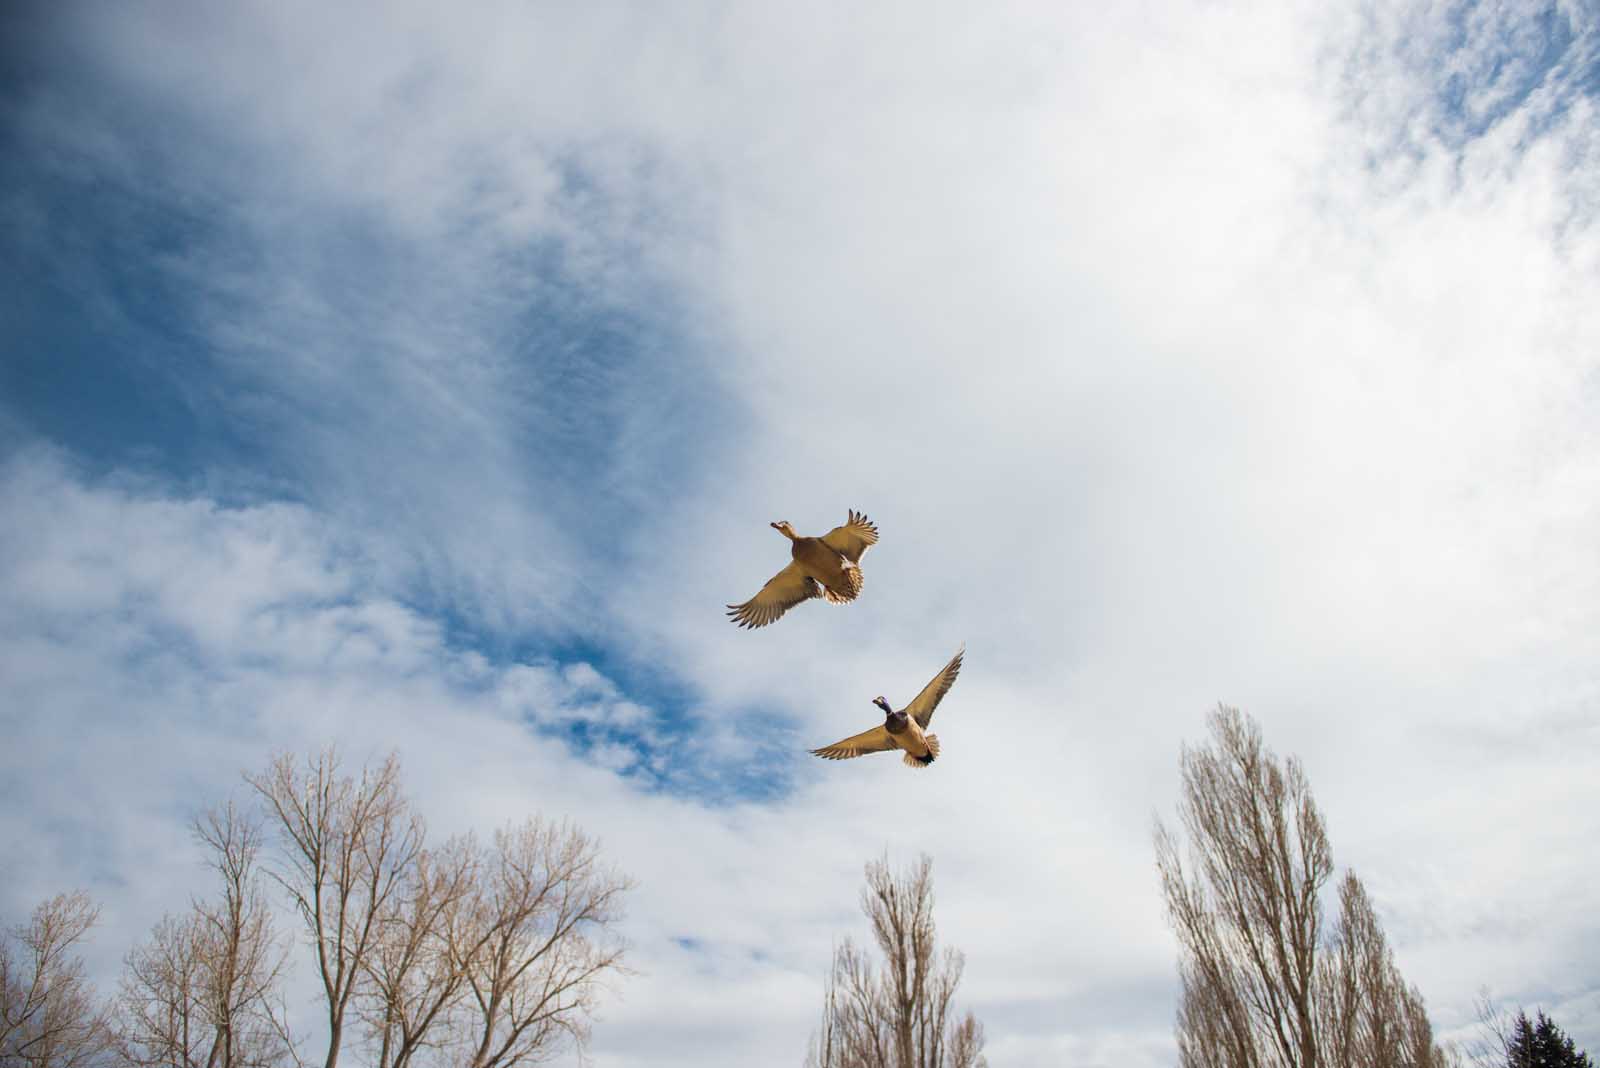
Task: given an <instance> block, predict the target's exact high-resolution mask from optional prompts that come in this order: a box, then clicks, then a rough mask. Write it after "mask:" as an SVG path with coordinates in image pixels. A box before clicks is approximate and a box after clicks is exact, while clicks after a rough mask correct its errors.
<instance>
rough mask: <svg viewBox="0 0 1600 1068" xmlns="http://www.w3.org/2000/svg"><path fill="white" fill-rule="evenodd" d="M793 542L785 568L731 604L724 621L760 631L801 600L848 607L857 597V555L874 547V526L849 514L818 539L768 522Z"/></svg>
mask: <svg viewBox="0 0 1600 1068" xmlns="http://www.w3.org/2000/svg"><path fill="white" fill-rule="evenodd" d="M771 526H772V529H773V530H776V531H778V532H779V533H780V534H782V535H783V536H784V537H786V538H788V539H789V541H790V542H791V544H790V546H789V555H790V556H792V557H794V559H793V560H791V561H789V566H788V567H786V568H784V569H783V570H782V571H780V572H778V573H777V574H776V575H773V576H772V578H771V579H769V580H768V581H767V584H766V585H765V586H763V587H761V592H760V593H758V594H756V595H755V596H754V597H752V598H750V599H749V600H748V601H746V602H745V603H744V604H730V605H729V606H728V618H729V619H731V620H733V621H734V622H735V623H737V624H739V626H741V627H750V628H752V629H754V628H756V627H764V626H766V625H767V624H768V623H772V622H774V621H776V620H777V619H778V618H779V617H781V616H782V615H783V614H784V613H785V612H787V611H788V610H789V609H791V608H793V607H794V606H795V605H797V604H799V603H800V602H801V601H809V600H811V598H813V597H821V598H824V599H825V600H827V601H828V602H829V603H831V604H848V603H849V602H851V601H853V600H855V599H856V597H857V596H859V595H860V593H861V566H860V565H861V554H862V553H864V552H866V551H867V549H868V548H869V547H870V546H872V545H874V544H876V543H877V540H878V528H877V527H876V526H874V525H873V524H872V521H871V520H870V519H868V518H867V517H866V516H865V515H862V514H861V513H860V512H856V511H853V510H852V511H851V512H850V513H849V516H848V518H847V519H846V520H845V522H844V526H841V527H834V528H833V529H832V530H830V531H828V532H827V533H826V534H824V535H823V536H822V537H820V538H803V537H801V536H800V535H798V534H796V533H795V532H794V527H791V526H790V525H789V523H788V521H787V520H782V519H780V520H779V521H778V522H776V523H773V524H771Z"/></svg>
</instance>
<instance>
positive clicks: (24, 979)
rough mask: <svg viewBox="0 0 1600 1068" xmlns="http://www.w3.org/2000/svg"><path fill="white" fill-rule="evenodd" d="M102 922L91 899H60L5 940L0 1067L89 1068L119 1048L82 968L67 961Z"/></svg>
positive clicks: (0, 968)
mask: <svg viewBox="0 0 1600 1068" xmlns="http://www.w3.org/2000/svg"><path fill="white" fill-rule="evenodd" d="M98 917H99V909H97V908H96V907H95V906H94V904H93V903H92V902H91V901H90V900H89V898H88V895H86V894H83V893H75V894H60V895H58V896H56V897H53V898H51V899H50V900H48V901H45V902H43V903H42V904H40V905H39V906H38V908H36V909H34V911H33V916H32V917H31V918H30V919H29V921H28V922H27V923H26V924H22V925H19V926H17V927H14V928H12V929H11V930H9V931H8V932H7V937H6V938H5V939H4V940H0V1064H6V1065H19V1066H27V1068H87V1066H89V1065H92V1064H94V1063H95V1062H97V1061H98V1060H99V1059H101V1058H102V1057H104V1056H105V1055H106V1054H108V1053H109V1052H111V1051H112V1050H113V1049H114V1048H115V1045H116V1036H115V1033H114V1031H113V1030H112V1027H111V1025H110V1020H109V1017H108V1015H107V1012H106V1010H105V1009H104V1008H103V1007H102V1006H101V1005H100V1004H99V1002H98V1000H97V999H96V997H95V993H94V989H93V987H91V986H90V985H89V981H88V979H87V978H85V973H84V967H83V961H82V960H81V959H79V958H77V957H73V956H70V954H71V952H72V950H73V947H75V946H76V945H77V944H78V943H79V942H80V941H81V940H82V939H83V937H84V936H85V935H86V934H88V932H89V929H90V928H91V927H93V926H94V923H95V920H96V919H97V918H98Z"/></svg>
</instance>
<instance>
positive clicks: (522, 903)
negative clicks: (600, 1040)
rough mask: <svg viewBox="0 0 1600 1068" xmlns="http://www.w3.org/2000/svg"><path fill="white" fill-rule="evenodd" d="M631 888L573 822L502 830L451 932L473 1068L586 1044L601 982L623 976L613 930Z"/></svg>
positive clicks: (508, 1065) (509, 1065)
mask: <svg viewBox="0 0 1600 1068" xmlns="http://www.w3.org/2000/svg"><path fill="white" fill-rule="evenodd" d="M631 885H632V884H631V883H630V882H629V880H628V879H627V878H625V877H624V876H622V875H620V874H618V873H617V872H615V871H614V870H612V869H610V868H608V867H606V866H604V865H602V864H601V863H600V859H599V850H598V847H597V846H596V843H595V842H594V840H593V839H591V838H589V837H587V836H586V835H584V834H583V833H582V832H580V831H578V830H577V829H576V828H573V827H571V826H568V825H565V824H551V823H547V822H544V821H542V820H540V819H537V818H534V819H529V820H527V821H526V822H525V823H523V824H521V825H519V826H513V827H509V828H507V829H505V830H501V831H496V832H495V836H494V847H493V849H492V850H490V851H489V853H488V855H487V856H486V857H484V858H482V860H481V861H480V862H479V885H478V887H477V891H476V893H475V895H474V898H473V902H472V909H471V912H470V915H469V916H468V918H467V920H466V922H464V923H462V924H461V925H460V926H459V927H458V929H457V930H456V932H455V934H454V936H453V937H454V939H455V947H456V955H457V960H458V962H459V963H460V965H461V967H462V968H463V969H464V971H465V975H466V984H467V989H468V991H469V998H468V1004H469V1006H470V1008H469V1013H470V1017H471V1021H470V1027H471V1029H472V1033H473V1035H474V1040H473V1041H472V1042H471V1043H470V1045H471V1048H470V1050H469V1056H468V1057H467V1058H466V1063H467V1064H468V1065H469V1066H470V1068H513V1066H514V1065H518V1064H524V1063H532V1062H537V1061H541V1060H544V1059H546V1058H548V1057H550V1056H552V1055H554V1054H555V1053H556V1052H557V1051H558V1050H559V1049H560V1048H561V1047H562V1046H563V1045H564V1044H565V1042H566V1041H571V1042H572V1043H573V1044H575V1045H577V1046H579V1047H582V1046H583V1045H584V1044H585V1043H586V1042H587V1040H588V1037H589V1027H590V1022H591V1019H592V1017H593V1012H594V1006H595V999H596V997H597V995H598V993H599V991H600V989H601V984H602V983H603V982H604V980H605V979H606V978H607V977H608V975H609V974H612V973H619V972H620V971H621V970H622V955H623V950H624V946H623V944H622V942H621V941H620V939H618V938H617V936H616V935H615V933H614V931H613V928H614V925H615V924H616V923H617V922H618V921H619V920H620V919H621V897H622V895H623V893H624V892H625V891H627V890H628V889H629V888H630V887H631Z"/></svg>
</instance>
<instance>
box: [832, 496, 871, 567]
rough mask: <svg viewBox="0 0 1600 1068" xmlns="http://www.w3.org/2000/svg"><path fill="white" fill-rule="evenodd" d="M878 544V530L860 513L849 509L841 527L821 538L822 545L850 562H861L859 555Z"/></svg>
mask: <svg viewBox="0 0 1600 1068" xmlns="http://www.w3.org/2000/svg"><path fill="white" fill-rule="evenodd" d="M877 543H878V528H877V526H876V525H874V524H873V522H872V520H870V519H868V518H867V517H866V516H865V515H863V514H862V513H860V512H857V511H855V510H854V509H851V511H850V515H849V518H847V519H846V520H845V522H844V526H842V527H834V528H833V529H832V530H830V531H828V532H827V533H826V534H824V535H823V536H822V544H824V545H826V546H827V547H828V548H830V549H832V550H833V551H834V552H836V553H838V554H839V555H840V556H842V557H844V558H845V559H846V560H848V561H850V562H851V563H852V564H856V563H860V562H861V554H862V553H864V552H866V551H867V549H868V548H869V547H870V546H873V545H876V544H877Z"/></svg>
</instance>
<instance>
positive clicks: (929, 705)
mask: <svg viewBox="0 0 1600 1068" xmlns="http://www.w3.org/2000/svg"><path fill="white" fill-rule="evenodd" d="M965 655H967V647H966V646H965V645H963V646H962V647H961V648H960V649H958V650H956V655H955V656H953V657H951V658H950V663H948V664H946V665H945V666H944V667H943V668H942V669H940V671H939V674H937V675H935V676H934V677H933V680H932V681H931V682H929V683H928V685H926V686H924V687H923V688H922V692H921V693H919V694H917V696H916V697H915V698H914V699H913V700H912V702H911V703H910V704H909V705H906V707H904V708H902V709H901V710H900V711H898V712H896V711H895V710H894V709H892V708H890V707H889V702H888V701H885V700H884V699H883V698H882V697H875V698H873V699H872V703H873V704H875V705H877V706H878V707H879V708H881V709H883V713H884V720H883V726H881V727H873V728H872V729H871V730H869V731H862V732H861V733H860V734H856V735H852V736H851V737H849V738H846V739H845V740H844V741H842V742H834V743H833V744H832V745H830V746H826V747H824V748H822V749H813V750H811V752H812V753H814V754H815V755H817V756H819V757H822V758H823V759H824V760H849V759H850V758H851V757H858V756H865V755H866V754H867V753H886V752H889V751H890V750H894V749H902V750H904V751H905V757H904V758H903V759H904V760H905V762H906V765H907V766H908V767H913V768H925V767H927V766H928V765H929V764H932V763H933V761H934V758H936V757H937V756H938V755H939V736H938V735H936V734H925V733H923V732H924V729H925V728H926V727H927V726H928V721H929V720H931V719H933V710H934V709H936V708H938V707H939V702H940V700H942V699H943V697H944V695H945V694H946V693H948V692H949V691H950V687H951V686H954V685H955V681H956V676H957V675H958V674H960V673H961V658H962V657H963V656H965Z"/></svg>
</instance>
